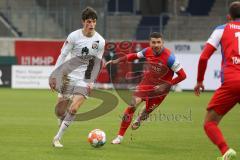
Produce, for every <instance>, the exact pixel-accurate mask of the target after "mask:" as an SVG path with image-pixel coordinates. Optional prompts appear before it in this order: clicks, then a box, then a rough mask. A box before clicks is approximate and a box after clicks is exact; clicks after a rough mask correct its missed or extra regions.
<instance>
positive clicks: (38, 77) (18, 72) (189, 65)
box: [12, 54, 221, 90]
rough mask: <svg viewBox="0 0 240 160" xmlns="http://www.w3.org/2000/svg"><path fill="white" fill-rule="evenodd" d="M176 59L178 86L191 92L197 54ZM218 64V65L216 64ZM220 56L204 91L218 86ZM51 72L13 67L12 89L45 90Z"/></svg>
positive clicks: (211, 63)
mask: <svg viewBox="0 0 240 160" xmlns="http://www.w3.org/2000/svg"><path fill="white" fill-rule="evenodd" d="M176 57H177V58H178V59H179V61H180V62H181V64H182V66H183V68H184V69H185V70H186V74H187V79H186V80H184V81H183V82H181V83H180V84H179V87H180V88H181V89H183V90H192V89H193V87H194V85H195V84H196V77H197V65H198V63H197V62H198V58H199V55H198V54H177V55H176ZM217 62H219V63H217ZM220 62H221V55H220V54H215V55H213V56H212V58H211V59H210V60H209V63H208V68H207V71H206V76H205V81H204V82H205V89H206V90H215V89H217V88H218V87H219V86H220V77H221V72H220V66H221V64H220ZM52 71H53V66H27V65H14V66H12V88H34V89H46V88H49V87H48V77H49V75H50V74H51V72H52ZM129 85H131V84H117V85H116V84H114V85H112V84H111V83H109V84H105V83H98V84H97V85H96V87H98V88H105V89H111V88H113V87H116V86H118V87H117V88H123V89H124V88H129Z"/></svg>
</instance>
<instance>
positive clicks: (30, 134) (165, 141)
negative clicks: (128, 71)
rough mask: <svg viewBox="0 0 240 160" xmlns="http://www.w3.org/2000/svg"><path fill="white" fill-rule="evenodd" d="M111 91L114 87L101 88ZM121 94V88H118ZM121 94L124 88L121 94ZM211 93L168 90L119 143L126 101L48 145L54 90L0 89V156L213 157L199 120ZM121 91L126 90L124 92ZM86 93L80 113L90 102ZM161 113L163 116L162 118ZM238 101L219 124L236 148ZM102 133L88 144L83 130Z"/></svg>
mask: <svg viewBox="0 0 240 160" xmlns="http://www.w3.org/2000/svg"><path fill="white" fill-rule="evenodd" d="M107 92H109V93H112V94H115V95H116V92H114V91H107ZM121 92H122V93H124V92H126V91H121ZM124 94H125V93H124ZM212 94H213V93H212V92H208V93H204V94H202V95H201V97H195V96H194V95H193V92H182V93H172V92H171V93H170V94H169V96H168V97H167V98H166V99H165V101H164V102H163V103H162V105H161V106H160V107H159V108H158V109H157V110H156V111H155V112H154V113H153V114H152V116H151V117H150V118H151V120H148V121H146V122H145V123H144V124H143V125H142V126H141V128H139V129H138V130H136V131H132V130H131V129H129V130H128V132H127V134H126V136H125V139H124V142H123V143H122V144H121V145H112V144H110V141H111V140H112V138H114V136H115V135H116V133H117V131H118V128H119V123H120V120H121V119H120V117H121V115H122V112H123V111H124V108H125V107H126V103H125V102H123V101H122V100H121V99H120V98H119V103H118V107H117V108H115V109H114V110H113V111H111V112H109V113H107V114H105V115H104V116H102V117H99V118H96V119H92V120H89V121H82V122H75V123H74V124H73V125H72V126H70V128H69V129H68V130H67V132H66V133H65V135H64V137H63V141H62V142H63V144H64V148H62V149H56V148H53V147H52V145H51V141H52V138H53V136H54V135H55V133H56V131H57V129H58V126H57V120H56V117H55V115H54V105H55V101H56V94H54V93H52V92H50V91H48V90H12V89H4V88H1V89H0V159H2V160H16V159H21V160H58V159H59V160H74V159H80V160H113V159H114V160H122V159H124V160H146V159H149V160H203V159H204V160H214V159H216V157H218V156H219V155H220V154H219V152H218V150H217V148H216V147H215V146H214V145H212V143H211V142H210V141H209V140H208V139H207V137H206V135H205V134H204V131H203V127H202V122H203V117H204V115H205V108H206V105H207V103H208V101H209V100H210V98H211V96H212ZM126 95H127V92H126ZM99 103H101V101H100V100H97V99H94V98H90V99H89V100H88V101H87V102H86V103H84V105H83V106H82V108H80V110H79V111H80V112H86V111H89V110H91V109H93V108H94V107H96V106H97V105H98V104H99ZM164 116H165V117H164ZM239 120H240V110H239V106H238V105H237V106H235V108H234V109H233V110H232V111H231V112H230V113H229V114H227V116H226V117H225V118H224V119H223V121H222V123H221V125H220V127H221V129H222V131H223V133H224V135H225V137H226V139H227V141H228V143H229V145H230V146H231V147H232V148H234V149H236V151H237V152H239V151H240V134H239V133H240V125H239ZM95 128H100V129H102V130H104V131H105V132H106V135H107V140H108V141H107V143H106V144H105V146H104V147H102V148H98V149H96V148H93V147H91V146H90V145H89V144H88V142H87V135H88V133H89V131H91V130H92V129H95Z"/></svg>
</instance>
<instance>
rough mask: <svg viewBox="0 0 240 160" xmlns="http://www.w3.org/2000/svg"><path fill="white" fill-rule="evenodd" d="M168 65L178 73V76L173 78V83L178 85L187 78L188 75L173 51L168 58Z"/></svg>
mask: <svg viewBox="0 0 240 160" xmlns="http://www.w3.org/2000/svg"><path fill="white" fill-rule="evenodd" d="M168 67H169V68H170V69H171V70H172V71H174V73H176V74H177V76H176V77H175V78H173V79H172V80H171V85H176V84H178V83H180V82H181V81H183V80H184V79H186V77H187V75H186V73H185V71H184V69H183V68H182V65H181V64H180V62H179V61H178V60H177V58H176V57H175V55H174V54H173V53H171V55H170V57H169V59H168Z"/></svg>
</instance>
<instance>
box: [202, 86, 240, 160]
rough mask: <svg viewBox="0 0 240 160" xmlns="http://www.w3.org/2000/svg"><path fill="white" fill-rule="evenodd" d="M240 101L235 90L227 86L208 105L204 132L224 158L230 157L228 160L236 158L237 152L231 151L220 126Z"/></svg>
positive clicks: (221, 88)
mask: <svg viewBox="0 0 240 160" xmlns="http://www.w3.org/2000/svg"><path fill="white" fill-rule="evenodd" d="M238 101H239V95H236V94H234V90H232V89H231V88H230V89H229V88H228V87H227V86H222V87H220V88H219V89H218V90H217V91H216V92H215V93H214V95H213V97H212V99H211V101H210V103H209V105H208V109H207V114H206V117H205V121H204V130H205V133H206V134H207V136H208V137H209V139H210V140H211V141H212V142H213V143H214V144H215V145H216V146H217V147H218V149H219V150H220V152H221V154H222V155H223V157H228V156H230V157H229V158H225V159H226V160H230V159H231V156H233V157H234V156H235V155H236V152H235V151H233V150H232V149H229V146H228V144H227V143H226V141H225V139H224V136H223V134H222V132H221V130H220V128H219V127H218V124H219V123H220V121H221V119H222V118H223V116H224V115H225V114H226V113H227V112H228V111H229V110H231V109H232V107H233V106H234V105H235V104H236V103H237V102H238ZM223 157H221V158H223ZM225 159H224V160H225Z"/></svg>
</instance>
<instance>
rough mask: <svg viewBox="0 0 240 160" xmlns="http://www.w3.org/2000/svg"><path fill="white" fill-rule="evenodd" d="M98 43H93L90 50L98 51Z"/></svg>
mask: <svg viewBox="0 0 240 160" xmlns="http://www.w3.org/2000/svg"><path fill="white" fill-rule="evenodd" d="M98 45H99V41H94V42H93V44H92V49H98Z"/></svg>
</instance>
